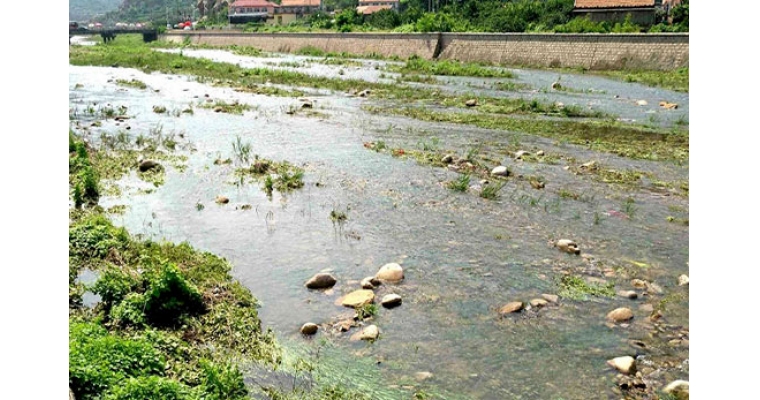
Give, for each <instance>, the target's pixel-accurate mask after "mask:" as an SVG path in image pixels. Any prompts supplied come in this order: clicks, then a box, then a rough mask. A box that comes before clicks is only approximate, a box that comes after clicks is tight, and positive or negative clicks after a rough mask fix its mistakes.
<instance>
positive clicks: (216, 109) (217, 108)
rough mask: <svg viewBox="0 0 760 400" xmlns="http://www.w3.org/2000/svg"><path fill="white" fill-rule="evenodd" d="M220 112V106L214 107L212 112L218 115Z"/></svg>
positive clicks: (221, 109) (222, 109)
mask: <svg viewBox="0 0 760 400" xmlns="http://www.w3.org/2000/svg"><path fill="white" fill-rule="evenodd" d="M222 111H224V108H222V106H216V107H214V112H215V113H219V112H222Z"/></svg>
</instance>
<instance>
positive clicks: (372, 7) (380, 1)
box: [356, 0, 400, 15]
mask: <svg viewBox="0 0 760 400" xmlns="http://www.w3.org/2000/svg"><path fill="white" fill-rule="evenodd" d="M399 2H400V1H399V0H359V6H358V7H356V12H357V13H358V14H360V15H370V14H374V13H376V12H378V11H380V10H396V11H398V7H399Z"/></svg>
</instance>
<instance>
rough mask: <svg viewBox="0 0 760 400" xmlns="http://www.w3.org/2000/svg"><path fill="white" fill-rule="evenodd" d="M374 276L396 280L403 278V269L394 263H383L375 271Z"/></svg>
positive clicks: (383, 279) (384, 279) (382, 279)
mask: <svg viewBox="0 0 760 400" xmlns="http://www.w3.org/2000/svg"><path fill="white" fill-rule="evenodd" d="M375 278H377V279H379V280H381V281H390V282H398V281H400V280H402V279H404V269H403V268H401V266H400V265H398V264H396V263H389V264H385V265H383V266H382V268H380V270H379V271H377V274H376V275H375Z"/></svg>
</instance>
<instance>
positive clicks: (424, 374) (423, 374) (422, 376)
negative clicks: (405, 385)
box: [414, 371, 433, 382]
mask: <svg viewBox="0 0 760 400" xmlns="http://www.w3.org/2000/svg"><path fill="white" fill-rule="evenodd" d="M432 377H433V373H432V372H428V371H420V372H417V373H415V374H414V379H415V380H417V381H418V382H422V381H424V380H427V379H430V378H432Z"/></svg>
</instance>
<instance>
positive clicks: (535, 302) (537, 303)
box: [530, 299, 549, 308]
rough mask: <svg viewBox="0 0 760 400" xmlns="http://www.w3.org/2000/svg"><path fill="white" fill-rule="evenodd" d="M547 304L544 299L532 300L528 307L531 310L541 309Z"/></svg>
mask: <svg viewBox="0 0 760 400" xmlns="http://www.w3.org/2000/svg"><path fill="white" fill-rule="evenodd" d="M547 304H549V302H548V301H546V300H544V299H533V300H531V301H530V306H531V307H533V308H541V307H544V306H546V305H547Z"/></svg>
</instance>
